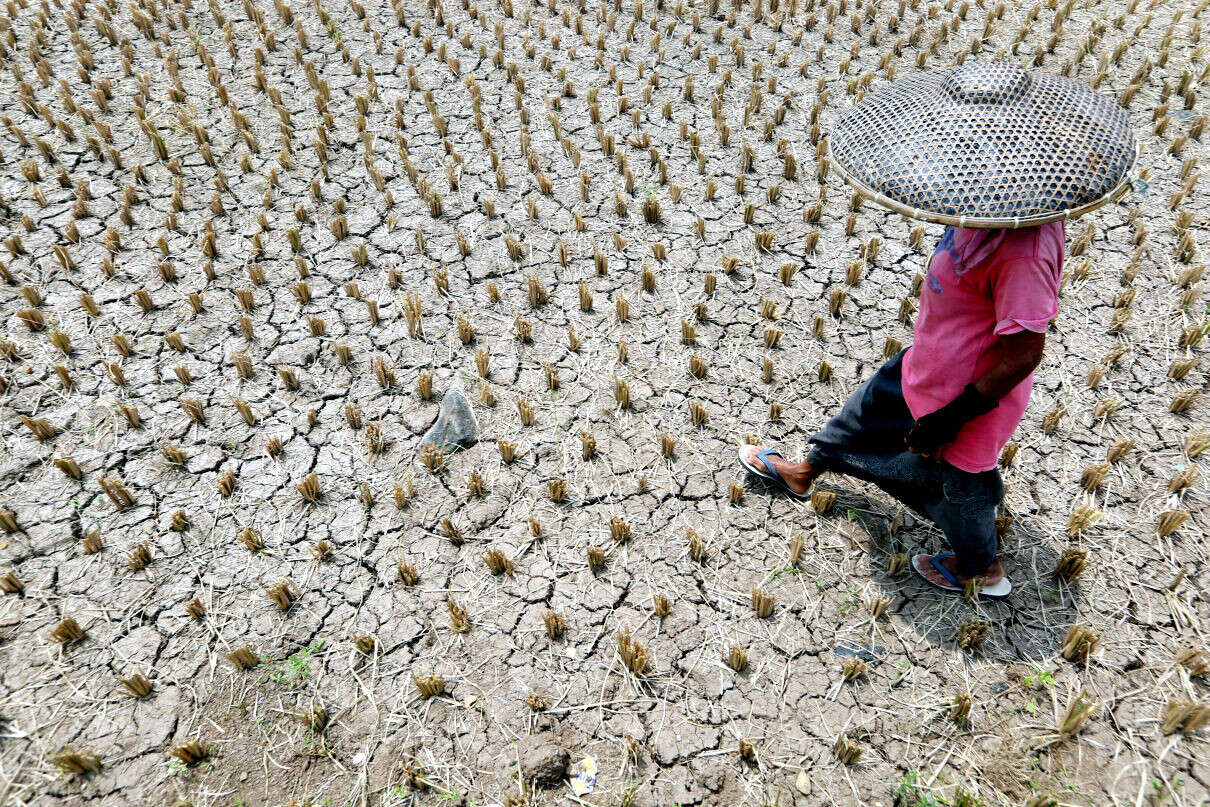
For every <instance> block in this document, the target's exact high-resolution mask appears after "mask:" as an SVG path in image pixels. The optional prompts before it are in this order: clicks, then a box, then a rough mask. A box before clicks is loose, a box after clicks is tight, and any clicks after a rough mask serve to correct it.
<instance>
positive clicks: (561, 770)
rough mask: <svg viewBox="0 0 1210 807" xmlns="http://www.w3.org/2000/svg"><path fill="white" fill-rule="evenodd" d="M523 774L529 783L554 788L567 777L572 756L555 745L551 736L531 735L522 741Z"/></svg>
mask: <svg viewBox="0 0 1210 807" xmlns="http://www.w3.org/2000/svg"><path fill="white" fill-rule="evenodd" d="M518 750H519V751H520V756H521V773H522V775H523V776H524V777H525V779H526V780H527V781H530V780H532V781H533V782H534V783H535V784H537V785H540V786H542V787H553V786H555V785H557V784H559V783H560V782H562V781H563V780H564V779H565V778H566V777H567V766H568V764H569V763H570V762H571V754H569V753H567V751H566V750H565V749H562V748H560V747H559V746H558V745H556V744H555V741H554V740H553V739H551V737H550V736H549V735H544V734H531V735H529V736H527V737H522V738H521V740H520V748H519V749H518Z"/></svg>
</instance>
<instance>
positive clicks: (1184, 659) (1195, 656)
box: [1176, 647, 1210, 676]
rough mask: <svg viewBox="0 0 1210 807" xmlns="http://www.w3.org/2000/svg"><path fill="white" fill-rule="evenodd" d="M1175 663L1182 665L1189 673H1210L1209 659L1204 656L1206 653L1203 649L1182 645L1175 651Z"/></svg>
mask: <svg viewBox="0 0 1210 807" xmlns="http://www.w3.org/2000/svg"><path fill="white" fill-rule="evenodd" d="M1176 663H1177V664H1179V665H1180V666H1181V667H1183V668H1184V669H1185V670H1186V671H1187V672H1188V673H1189V674H1190V675H1195V676H1204V675H1210V659H1207V658H1206V654H1205V653H1204V652H1203V651H1201V650H1198V649H1196V648H1193V647H1182V648H1181V649H1180V650H1178V651H1177V653H1176Z"/></svg>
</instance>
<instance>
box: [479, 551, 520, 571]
mask: <svg viewBox="0 0 1210 807" xmlns="http://www.w3.org/2000/svg"><path fill="white" fill-rule="evenodd" d="M483 562H484V563H486V564H487V568H488V570H489V571H490V572H491V573H492V574H493V575H495V576H496V577H499V576H500V575H502V574H512V573H513V562H512V561H511V560H509V558H508V556H507V555H505V554H504V553H503V552H501V551H500V550H499V549H489V550H488V551H487V554H485V555H484V556H483Z"/></svg>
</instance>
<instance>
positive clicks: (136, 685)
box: [118, 673, 151, 698]
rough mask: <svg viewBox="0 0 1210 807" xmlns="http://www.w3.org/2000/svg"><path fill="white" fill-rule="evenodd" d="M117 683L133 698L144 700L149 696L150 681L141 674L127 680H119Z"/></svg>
mask: <svg viewBox="0 0 1210 807" xmlns="http://www.w3.org/2000/svg"><path fill="white" fill-rule="evenodd" d="M118 683H120V684H121V685H122V686H123V687H124V688H125V689H126V691H127V692H128V693H130V695H131V696H132V697H134V698H145V697H147V696H148V695H150V694H151V681H149V680H148V679H147V676H145V675H143V674H142V673H135V674H134V675H131V676H129V677H128V678H119V679H118Z"/></svg>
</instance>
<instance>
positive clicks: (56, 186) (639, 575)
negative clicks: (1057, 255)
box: [0, 0, 1210, 807]
mask: <svg viewBox="0 0 1210 807" xmlns="http://www.w3.org/2000/svg"><path fill="white" fill-rule="evenodd" d="M1206 6H1207V2H1206V0H1200V2H1199V3H1195V2H1192V0H1190V2H1181V1H1179V0H1129V2H1120V1H1119V0H1112V1H1110V0H1065V1H1063V2H1059V1H1058V0H1045V1H1044V2H1040V3H1039V2H1026V3H1019V4H1018V3H1008V2H1003V1H1000V0H997V2H994V3H993V2H991V1H990V0H988V1H987V2H984V0H975V1H974V2H968V0H932V1H931V2H930V0H857V1H856V2H854V1H853V0H747V2H744V1H743V0H735V2H734V3H729V2H720V1H719V0H654V2H653V0H546V2H541V3H539V2H525V0H480V2H472V0H428V2H425V1H424V0H391V2H390V3H388V2H385V1H384V0H365V4H364V5H363V3H362V2H360V1H359V0H312V2H308V1H307V0H274V2H273V3H272V4H270V3H268V2H266V0H242V2H232V1H231V0H208V2H205V3H204V2H201V0H133V1H131V2H118V0H72V1H71V2H63V0H5V4H4V8H3V12H2V13H0V68H2V69H0V123H2V124H3V126H2V127H0V230H2V231H3V232H2V233H0V236H2V238H0V241H2V243H3V250H2V251H0V252H2V254H0V316H2V320H0V322H2V324H0V339H2V341H0V480H2V483H3V484H2V485H0V589H2V593H0V803H4V804H12V805H58V804H63V805H82V804H90V805H93V804H105V805H110V804H113V805H126V804H132V805H133V804H139V805H178V806H180V805H195V807H203V806H208V805H286V804H290V805H332V806H333V807H344V805H465V806H466V807H469V805H510V807H517V805H556V804H560V805H562V804H575V805H599V806H600V807H605V806H606V805H633V806H634V807H642V806H645V805H790V804H803V805H856V804H865V805H884V806H885V807H890V805H892V804H895V805H901V806H903V807H923V806H924V805H941V804H948V805H964V806H965V807H970V806H971V805H1025V804H1029V805H1033V806H1034V807H1041V806H1042V805H1110V804H1112V805H1159V804H1164V805H1200V804H1206V803H1208V802H1210V753H1208V751H1210V749H1208V747H1207V740H1206V737H1205V729H1204V727H1205V726H1206V724H1207V723H1208V722H1210V682H1208V681H1207V674H1208V673H1210V656H1208V655H1207V653H1208V647H1207V629H1208V627H1210V624H1208V620H1210V602H1208V601H1207V598H1206V596H1205V594H1204V592H1205V590H1206V588H1207V585H1208V584H1210V568H1208V567H1207V563H1206V561H1207V550H1208V545H1207V537H1208V536H1207V530H1208V528H1210V508H1208V507H1207V502H1208V497H1207V488H1206V482H1205V478H1206V474H1207V457H1210V451H1208V449H1210V414H1208V413H1210V402H1208V401H1207V394H1206V387H1207V375H1206V371H1207V358H1206V350H1207V343H1210V340H1208V339H1206V338H1205V337H1206V335H1207V331H1208V330H1210V309H1208V307H1207V294H1206V292H1205V280H1204V278H1203V275H1204V267H1203V264H1204V261H1205V251H1204V250H1203V249H1202V245H1203V244H1205V243H1206V241H1207V231H1208V229H1210V219H1208V214H1210V205H1208V204H1207V197H1206V194H1205V187H1206V183H1204V182H1199V179H1200V173H1201V171H1202V166H1201V165H1200V163H1199V160H1200V159H1202V158H1204V155H1205V146H1204V143H1205V132H1204V130H1205V127H1206V122H1207V112H1208V109H1210V100H1208V98H1207V91H1206V89H1205V88H1203V87H1202V86H1201V85H1202V84H1203V83H1207V84H1210V54H1208V50H1207V49H1208V48H1210V43H1204V42H1203V37H1202V29H1203V23H1204V22H1205V21H1206V19H1207V16H1208V15H1207V14H1206V13H1205V8H1206ZM976 58H977V59H994V58H1004V59H1011V60H1014V61H1017V62H1018V63H1020V64H1022V65H1025V66H1031V67H1038V68H1039V69H1042V70H1047V71H1051V72H1055V73H1063V74H1065V75H1069V76H1072V77H1075V78H1078V79H1080V80H1082V81H1085V82H1088V83H1090V84H1092V85H1093V86H1095V87H1096V88H1097V89H1098V90H1099V91H1100V92H1102V93H1104V94H1106V95H1108V96H1111V97H1116V98H1118V99H1119V100H1120V101H1121V103H1122V104H1124V105H1125V106H1126V107H1127V108H1128V111H1129V113H1130V115H1131V118H1132V120H1133V122H1134V125H1135V127H1136V129H1137V132H1138V135H1139V139H1140V143H1141V145H1142V149H1143V150H1142V155H1141V157H1140V160H1139V164H1138V166H1137V172H1136V173H1137V175H1138V178H1139V180H1140V181H1138V182H1136V183H1135V188H1134V190H1133V191H1132V192H1131V193H1130V194H1129V195H1127V196H1126V197H1125V198H1124V199H1123V200H1122V201H1120V202H1118V203H1115V204H1111V205H1108V206H1106V207H1104V208H1102V209H1101V210H1099V211H1097V212H1096V213H1094V214H1093V215H1091V216H1089V217H1087V218H1085V219H1081V220H1079V221H1077V222H1074V223H1072V224H1071V225H1069V227H1068V250H1069V255H1068V258H1067V263H1066V268H1065V285H1064V289H1063V294H1062V300H1061V309H1060V313H1059V316H1058V317H1057V319H1056V320H1055V322H1054V323H1053V327H1052V328H1051V332H1050V334H1049V339H1048V345H1047V352H1046V358H1045V360H1044V363H1043V365H1042V367H1041V368H1040V370H1039V372H1038V375H1037V384H1036V387H1035V390H1034V396H1033V400H1032V403H1031V406H1030V409H1029V412H1028V413H1027V415H1026V418H1025V420H1024V422H1023V423H1022V425H1021V427H1020V428H1019V430H1018V432H1017V434H1016V436H1015V440H1014V442H1013V443H1012V444H1010V446H1009V447H1008V449H1006V451H1005V455H1004V456H1003V457H1002V465H1003V469H1002V473H1003V475H1004V480H1005V483H1006V487H1007V498H1006V501H1005V508H1004V509H1003V512H1002V515H1001V518H1000V527H1001V531H1002V535H1003V539H1002V540H1003V555H1002V556H1003V559H1004V562H1005V566H1006V569H1007V572H1008V574H1009V576H1010V577H1011V578H1012V580H1013V581H1014V584H1015V591H1014V594H1013V596H1012V597H1011V598H1010V599H1009V600H1007V601H1004V602H993V601H989V600H986V599H983V600H979V599H977V598H976V599H974V600H973V601H968V600H966V599H963V598H960V597H947V596H944V595H942V594H939V593H937V592H935V591H933V590H930V589H926V587H925V584H924V583H922V582H921V581H919V580H918V579H916V578H915V577H913V576H912V575H910V574H906V573H905V558H906V555H905V553H908V554H910V553H912V552H916V551H931V550H936V549H939V548H940V547H941V546H942V541H941V536H940V534H939V533H938V532H937V530H936V529H935V528H933V527H932V526H931V525H929V524H927V523H925V522H923V521H922V520H920V519H919V518H916V517H913V515H912V514H911V513H910V512H908V511H907V510H905V508H903V507H902V506H900V505H898V504H897V503H895V502H893V501H892V500H890V499H889V498H888V497H886V496H885V495H883V494H881V493H880V492H878V491H877V490H876V489H874V488H872V487H870V486H867V485H864V484H862V483H859V482H855V481H852V480H848V479H843V478H835V477H827V476H825V477H824V478H823V480H822V481H821V483H820V485H819V486H818V488H817V492H816V493H815V495H814V496H812V497H811V499H810V501H801V502H800V501H796V500H793V499H790V498H788V497H785V496H781V495H776V494H773V493H772V492H771V491H770V490H769V489H768V488H766V487H765V486H764V485H763V483H761V482H759V480H755V479H750V478H747V477H746V476H745V475H744V474H742V473H741V472H740V469H739V468H738V466H737V464H736V462H735V452H736V448H737V446H738V445H740V444H742V443H743V442H756V441H758V440H759V441H760V442H764V443H774V444H777V445H778V446H780V447H782V448H783V450H784V451H785V452H786V454H787V456H791V457H797V456H800V455H801V454H802V453H803V452H804V451H805V447H806V440H807V438H808V437H809V436H810V434H811V433H812V432H813V431H814V430H815V429H817V428H819V426H821V425H822V423H823V422H824V420H825V419H826V418H827V417H828V415H829V414H830V413H831V412H832V411H834V410H835V409H836V408H837V407H838V406H839V405H840V403H841V402H842V401H843V400H844V399H845V397H846V396H847V395H848V394H849V393H850V392H851V391H852V390H853V389H854V387H855V386H856V385H857V384H858V383H859V382H860V381H861V380H863V379H864V378H866V377H868V376H869V375H870V374H871V373H872V372H873V371H874V369H875V368H876V367H877V366H878V364H879V363H880V362H881V361H882V360H883V359H884V357H886V356H888V355H893V353H894V352H895V351H897V350H898V349H899V348H900V347H901V346H902V345H906V344H909V343H910V341H911V324H912V320H913V316H914V313H915V310H916V297H917V295H918V290H919V285H920V283H921V280H922V272H923V270H924V266H925V262H926V261H927V258H928V256H929V254H930V253H931V252H932V250H933V248H934V246H935V244H936V241H937V239H938V237H939V236H940V233H941V228H940V227H938V226H935V225H923V224H919V223H916V222H910V221H907V220H905V219H903V218H901V217H899V216H897V215H895V214H892V213H889V212H886V211H884V210H883V209H882V208H879V207H877V206H876V205H874V204H873V203H871V202H869V201H864V202H863V200H862V199H860V198H855V197H854V196H853V195H852V194H851V193H850V192H849V191H848V189H847V188H846V186H845V185H844V184H843V183H842V182H841V180H840V179H839V178H838V176H837V174H836V172H835V170H832V168H831V166H830V165H829V162H828V159H827V157H826V137H827V132H828V130H829V127H830V126H832V125H834V123H835V121H836V120H837V119H838V117H839V115H840V114H841V113H842V112H843V111H844V109H846V108H847V107H848V106H849V105H850V104H851V103H853V102H854V101H855V100H856V99H858V98H860V97H862V96H863V95H864V94H865V93H867V92H868V91H870V90H871V89H873V88H876V87H878V86H879V85H881V84H883V83H884V82H886V81H888V80H890V79H892V78H895V77H903V76H905V75H910V74H911V73H913V72H914V71H917V70H920V69H922V68H924V69H930V68H933V67H940V66H947V65H952V64H955V63H958V62H961V61H963V60H964V59H976ZM443 401H444V402H446V406H447V407H449V406H450V404H453V403H460V404H462V406H461V410H462V412H463V414H466V413H467V411H469V413H470V414H471V415H473V419H474V421H475V428H476V435H477V439H476V440H474V442H473V444H471V445H469V446H468V447H465V448H461V449H457V450H455V449H454V448H453V447H451V446H446V447H445V448H440V447H438V446H440V443H438V444H437V445H436V446H433V445H430V446H429V447H422V446H421V439H422V437H423V436H424V435H425V433H426V432H427V431H428V430H429V428H430V427H431V426H432V425H433V424H434V421H436V420H437V418H438V413H439V411H440V408H441V406H442V402H443ZM453 408H454V409H455V410H457V409H458V407H453ZM468 408H469V409H468ZM442 425H445V420H444V419H443V420H442ZM453 425H454V426H462V427H465V426H466V425H467V424H466V422H465V418H464V419H463V420H462V421H455V423H454V424H453ZM463 436H465V435H463ZM466 442H471V441H470V440H467V441H466ZM594 770H595V775H594V774H593V773H592V771H594Z"/></svg>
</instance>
